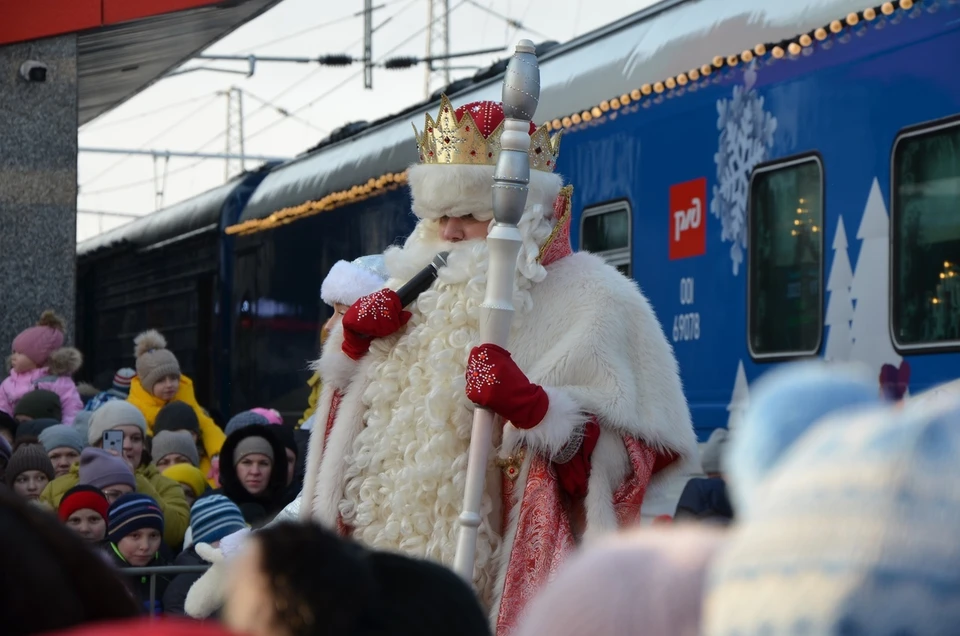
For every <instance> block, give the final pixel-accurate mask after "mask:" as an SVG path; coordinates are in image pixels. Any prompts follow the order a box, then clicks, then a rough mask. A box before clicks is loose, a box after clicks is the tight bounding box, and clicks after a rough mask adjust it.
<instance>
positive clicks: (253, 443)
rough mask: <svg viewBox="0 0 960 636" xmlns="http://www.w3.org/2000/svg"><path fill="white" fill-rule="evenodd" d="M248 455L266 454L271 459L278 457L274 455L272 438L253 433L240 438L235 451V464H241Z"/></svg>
mask: <svg viewBox="0 0 960 636" xmlns="http://www.w3.org/2000/svg"><path fill="white" fill-rule="evenodd" d="M247 455H266V456H267V457H269V458H270V460H271V461H275V459H276V458H275V457H274V456H273V446H272V445H271V444H270V440H268V439H266V438H265V437H260V436H258V435H251V436H250V437H245V438H243V439H242V440H240V443H239V444H237V447H236V449H234V451H233V465H234V466H236V465H237V464H239V463H240V460H241V459H243V458H244V457H246V456H247Z"/></svg>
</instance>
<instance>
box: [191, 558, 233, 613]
mask: <svg viewBox="0 0 960 636" xmlns="http://www.w3.org/2000/svg"><path fill="white" fill-rule="evenodd" d="M196 550H197V554H198V555H200V558H202V559H203V560H204V561H206V562H208V563H211V564H212V565H211V566H210V569H209V570H207V571H206V572H204V573H203V576H201V577H200V578H199V579H197V582H196V583H194V584H193V585H191V586H190V591H189V592H187V598H186V600H185V601H184V604H183V609H184V610H185V611H186V613H187V616H189V617H191V618H197V619H203V618H207V617H209V616H210V615H211V614H213V613H214V612H216V611H217V609H218V608H219V607H220V606H221V605H223V594H224V589H223V588H224V584H225V583H226V582H227V577H226V571H227V564H226V563H225V562H224V558H223V554H222V553H221V552H220V550H218V549H217V548H214V547H212V546H211V545H209V544H207V543H198V544H197V547H196Z"/></svg>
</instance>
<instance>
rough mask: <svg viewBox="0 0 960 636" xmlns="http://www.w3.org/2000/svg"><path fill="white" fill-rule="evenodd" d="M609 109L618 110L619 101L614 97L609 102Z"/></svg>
mask: <svg viewBox="0 0 960 636" xmlns="http://www.w3.org/2000/svg"><path fill="white" fill-rule="evenodd" d="M610 108H612V109H614V110H617V109H619V108H620V100H619V99H617V98H616V97H614V98H613V99H611V100H610Z"/></svg>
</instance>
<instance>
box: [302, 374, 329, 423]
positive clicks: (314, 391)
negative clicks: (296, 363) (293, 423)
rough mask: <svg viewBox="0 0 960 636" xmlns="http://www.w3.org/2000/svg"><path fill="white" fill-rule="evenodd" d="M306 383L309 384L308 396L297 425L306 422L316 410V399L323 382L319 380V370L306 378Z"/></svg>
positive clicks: (318, 397)
mask: <svg viewBox="0 0 960 636" xmlns="http://www.w3.org/2000/svg"><path fill="white" fill-rule="evenodd" d="M307 385H308V386H310V388H311V391H310V397H309V398H307V405H308V406H307V410H306V411H304V412H303V417H302V418H301V419H300V421H299V422H297V427H298V428H299V427H300V425H302V424H306V423H307V420H309V419H310V417H311V416H312V415H313V414H314V412H315V411H316V410H317V400H319V399H320V391H322V390H323V382H321V381H320V372H319V371H317V372H316V373H314V374H313V376H312V377H311V378H310V379H309V380H307Z"/></svg>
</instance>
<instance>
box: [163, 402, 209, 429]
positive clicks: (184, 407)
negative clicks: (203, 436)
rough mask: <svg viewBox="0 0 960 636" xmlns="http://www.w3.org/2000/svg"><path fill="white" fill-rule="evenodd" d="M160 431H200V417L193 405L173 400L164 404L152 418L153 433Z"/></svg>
mask: <svg viewBox="0 0 960 636" xmlns="http://www.w3.org/2000/svg"><path fill="white" fill-rule="evenodd" d="M161 431H193V432H194V433H199V432H200V419H199V418H198V417H197V412H196V411H194V410H193V407H192V406H190V405H189V404H187V403H186V402H181V401H180V400H174V401H173V402H170V403H169V404H164V405H163V407H162V408H161V409H160V411H159V412H158V413H157V417H156V419H154V420H153V434H154V435H156V434H157V433H159V432H161Z"/></svg>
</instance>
